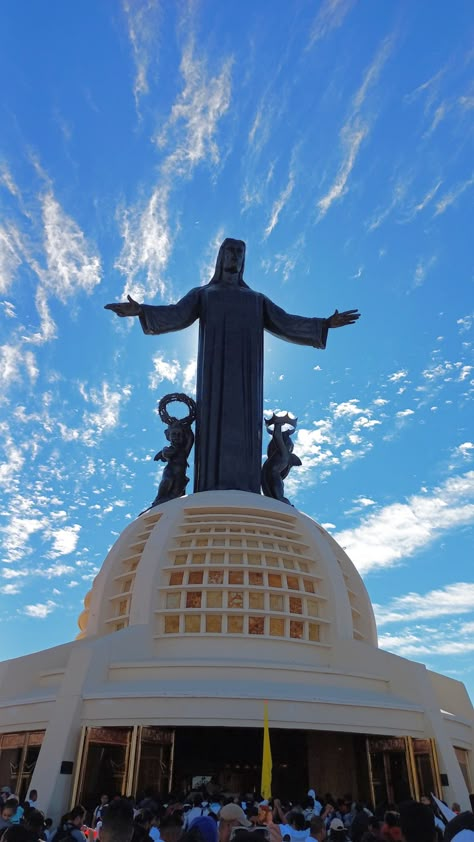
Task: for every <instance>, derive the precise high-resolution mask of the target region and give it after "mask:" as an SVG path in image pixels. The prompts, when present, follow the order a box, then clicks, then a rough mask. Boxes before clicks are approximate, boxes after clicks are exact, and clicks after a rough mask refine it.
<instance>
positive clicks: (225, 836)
mask: <svg viewBox="0 0 474 842" xmlns="http://www.w3.org/2000/svg"><path fill="white" fill-rule="evenodd" d="M234 827H252V822H249V820H248V819H247V816H246V815H245V813H244V811H243V810H242V807H239V805H238V804H225V805H224V806H223V807H221V809H220V812H219V842H229V840H230V834H231V833H232V829H233V828H234Z"/></svg>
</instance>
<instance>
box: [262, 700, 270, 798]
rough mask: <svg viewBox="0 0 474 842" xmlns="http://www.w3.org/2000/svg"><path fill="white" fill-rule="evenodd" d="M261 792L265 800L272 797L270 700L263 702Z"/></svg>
mask: <svg viewBox="0 0 474 842" xmlns="http://www.w3.org/2000/svg"><path fill="white" fill-rule="evenodd" d="M260 792H261V795H262V798H264V799H265V800H268V799H269V798H271V797H272V749H271V744H270V729H269V725H268V702H264V703H263V753H262V779H261V783H260Z"/></svg>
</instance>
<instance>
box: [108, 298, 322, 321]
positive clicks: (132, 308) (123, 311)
mask: <svg viewBox="0 0 474 842" xmlns="http://www.w3.org/2000/svg"><path fill="white" fill-rule="evenodd" d="M127 298H128V301H122V302H121V303H120V304H105V306H104V310H113V311H114V313H117V316H121V317H123V316H139V315H140V313H141V312H142V305H141V304H139V303H138V301H134V300H133V298H132V297H131V296H130V295H127ZM336 312H337V311H336Z"/></svg>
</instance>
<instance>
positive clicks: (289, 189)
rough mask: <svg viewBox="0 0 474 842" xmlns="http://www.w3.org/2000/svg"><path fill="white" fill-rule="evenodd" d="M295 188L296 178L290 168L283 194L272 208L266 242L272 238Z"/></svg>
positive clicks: (266, 230) (265, 235) (266, 229)
mask: <svg viewBox="0 0 474 842" xmlns="http://www.w3.org/2000/svg"><path fill="white" fill-rule="evenodd" d="M294 186H295V176H294V172H293V169H292V168H290V172H289V175H288V182H287V185H286V187H285V188H284V189H283V190H282V192H281V193H280V195H279V196H278V198H277V199H276V200H275V202H274V203H273V207H272V210H271V213H270V219H269V221H268V225H267V227H266V228H265V233H264V235H263V238H264V240H266V239H267V237H269V236H270V234H271V233H272V231H273V229H274V228H275V225H276V224H277V223H278V219H279V216H280V214H281V212H282V210H283V208H284V207H285V205H286V203H287V202H288V199H289V198H290V196H291V194H292V193H293V189H294Z"/></svg>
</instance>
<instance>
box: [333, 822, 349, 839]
mask: <svg viewBox="0 0 474 842" xmlns="http://www.w3.org/2000/svg"><path fill="white" fill-rule="evenodd" d="M348 840H349V837H348V836H347V833H346V828H345V827H344V822H343V821H342V819H337V818H336V819H332V820H331V823H330V825H329V842H348Z"/></svg>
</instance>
